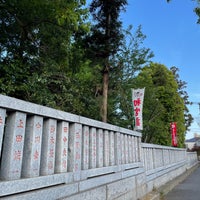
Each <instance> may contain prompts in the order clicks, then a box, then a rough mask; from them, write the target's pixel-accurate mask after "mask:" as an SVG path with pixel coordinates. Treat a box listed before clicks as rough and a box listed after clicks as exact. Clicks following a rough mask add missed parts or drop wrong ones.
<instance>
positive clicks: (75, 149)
mask: <svg viewBox="0 0 200 200" xmlns="http://www.w3.org/2000/svg"><path fill="white" fill-rule="evenodd" d="M81 146H82V125H81V124H79V123H73V124H71V125H70V129H69V157H68V159H69V160H68V163H69V165H68V171H70V172H74V180H75V181H78V180H80V171H81V151H82V148H81Z"/></svg>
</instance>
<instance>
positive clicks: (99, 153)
mask: <svg viewBox="0 0 200 200" xmlns="http://www.w3.org/2000/svg"><path fill="white" fill-rule="evenodd" d="M97 167H103V130H102V129H98V130H97Z"/></svg>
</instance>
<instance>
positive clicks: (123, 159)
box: [121, 134, 126, 164]
mask: <svg viewBox="0 0 200 200" xmlns="http://www.w3.org/2000/svg"><path fill="white" fill-rule="evenodd" d="M124 145H125V142H124V134H121V149H122V164H125V157H126V156H125V148H124Z"/></svg>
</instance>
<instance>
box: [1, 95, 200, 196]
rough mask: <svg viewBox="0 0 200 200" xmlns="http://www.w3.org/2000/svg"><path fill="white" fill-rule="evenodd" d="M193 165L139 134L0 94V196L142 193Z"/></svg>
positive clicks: (192, 157) (188, 157)
mask: <svg viewBox="0 0 200 200" xmlns="http://www.w3.org/2000/svg"><path fill="white" fill-rule="evenodd" d="M195 164H197V155H196V154H195V153H189V154H188V153H186V150H185V149H178V148H171V147H165V146H160V145H153V144H144V143H141V133H139V132H136V131H132V130H128V129H124V128H121V127H118V126H113V125H110V124H106V123H103V122H99V121H95V120H92V119H88V118H85V117H81V116H78V115H74V114H70V113H67V112H63V111H59V110H55V109H52V108H48V107H44V106H40V105H36V104H33V103H29V102H25V101H22V100H19V99H15V98H11V97H7V96H4V95H0V198H1V199H11V200H12V199H15V200H16V199H19V200H23V199H24V200H27V199H37V200H44V199H48V200H50V199H52V200H54V199H67V200H75V199H84V200H90V199H91V200H93V199H97V200H98V199H99V200H104V199H105V200H111V199H116V198H121V199H138V198H141V197H142V196H144V195H145V194H146V193H147V192H149V191H150V190H151V189H153V187H154V186H158V185H159V184H160V183H164V182H166V181H168V180H169V178H174V177H176V176H177V175H179V174H181V173H183V172H184V171H185V170H186V168H190V167H192V166H194V165H195ZM166 174H167V176H166Z"/></svg>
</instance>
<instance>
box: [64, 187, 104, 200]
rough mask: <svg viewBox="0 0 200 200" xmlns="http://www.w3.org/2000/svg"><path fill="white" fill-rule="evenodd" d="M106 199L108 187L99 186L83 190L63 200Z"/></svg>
mask: <svg viewBox="0 0 200 200" xmlns="http://www.w3.org/2000/svg"><path fill="white" fill-rule="evenodd" d="M78 199H80V200H81V199H84V200H91V199H92V200H93V199H94V200H106V187H105V186H104V187H99V188H96V189H93V190H89V191H86V192H82V193H80V194H77V195H73V196H71V197H67V198H63V200H78Z"/></svg>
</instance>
